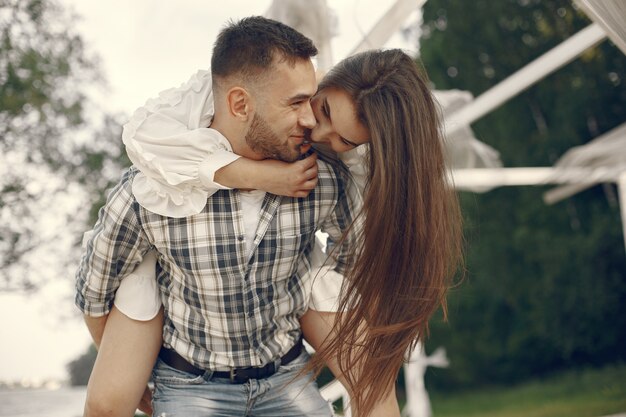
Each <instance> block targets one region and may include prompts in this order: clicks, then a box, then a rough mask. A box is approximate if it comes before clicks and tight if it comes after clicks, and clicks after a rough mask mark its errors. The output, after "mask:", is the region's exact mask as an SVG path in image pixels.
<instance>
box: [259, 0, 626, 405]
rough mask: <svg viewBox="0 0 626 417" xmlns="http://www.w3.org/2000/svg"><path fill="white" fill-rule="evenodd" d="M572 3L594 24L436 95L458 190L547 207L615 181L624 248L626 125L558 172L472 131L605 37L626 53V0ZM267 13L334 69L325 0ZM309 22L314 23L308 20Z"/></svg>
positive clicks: (379, 42) (363, 45) (372, 40)
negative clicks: (519, 193) (529, 191)
mask: <svg viewBox="0 0 626 417" xmlns="http://www.w3.org/2000/svg"><path fill="white" fill-rule="evenodd" d="M425 2H426V0H397V1H395V3H394V4H393V5H392V6H391V7H390V8H389V9H388V11H387V12H386V13H385V14H384V15H383V16H382V17H381V18H380V20H379V21H378V22H377V23H376V24H375V25H374V26H373V27H372V29H371V30H370V31H369V32H368V33H367V34H365V36H364V37H363V39H362V40H361V41H360V42H359V43H358V44H357V45H356V46H355V48H354V49H353V50H352V54H353V53H357V52H361V51H364V50H367V49H372V48H381V47H383V46H384V44H385V43H386V42H387V40H388V39H389V38H390V37H391V36H392V35H393V33H394V32H395V31H397V30H398V28H399V27H401V25H402V24H403V22H404V21H405V19H406V18H407V16H409V15H410V14H411V12H413V11H415V9H417V8H421V7H422V6H423V4H424V3H425ZM574 3H575V4H576V6H577V7H579V8H580V9H581V10H583V11H584V12H585V13H586V14H587V16H589V18H591V20H592V21H593V23H592V24H591V25H589V26H588V27H586V28H585V29H583V30H581V31H580V32H578V33H576V34H575V35H573V36H571V37H570V38H569V39H567V40H565V41H564V42H562V43H561V44H560V45H558V46H556V47H554V48H553V49H552V50H550V51H548V52H546V53H545V54H544V55H542V56H541V57H539V58H537V59H535V60H534V61H533V62H530V63H529V64H527V65H526V66H524V67H523V68H521V69H519V70H518V71H517V72H515V73H514V74H512V75H511V76H509V77H508V78H506V79H505V80H503V81H502V82H500V83H499V84H497V85H496V86H494V87H492V88H491V89H489V90H488V91H486V92H484V93H483V94H481V95H480V96H479V97H476V98H475V99H474V98H473V97H472V96H471V95H470V94H469V93H467V92H462V91H443V92H435V96H436V97H437V99H438V101H439V102H440V104H441V105H442V110H443V115H444V121H445V134H446V139H447V142H448V144H447V155H448V160H449V165H450V168H451V174H452V178H453V181H454V184H455V187H456V188H457V189H459V190H469V191H475V192H484V191H488V190H489V189H491V188H493V187H500V186H515V185H545V184H558V185H559V186H558V187H556V188H554V189H552V190H550V191H548V192H546V193H545V194H544V200H545V201H546V202H547V203H548V204H552V203H555V202H557V201H560V200H562V199H564V198H567V197H569V196H571V195H574V194H575V193H577V192H580V191H582V190H584V189H586V188H588V187H590V186H593V185H595V184H598V183H604V182H614V183H617V184H618V189H619V195H620V206H621V215H622V224H623V229H624V240H625V244H626V123H624V124H622V125H621V126H619V127H617V128H615V129H614V130H612V131H611V132H608V133H606V134H604V135H602V136H600V137H598V138H596V139H594V140H592V141H591V142H589V143H587V144H585V145H583V146H578V147H575V148H573V149H571V150H569V151H568V152H566V153H565V155H563V157H562V158H561V159H559V160H558V161H557V163H556V164H555V166H554V167H528V168H505V167H502V166H501V163H500V159H499V154H498V153H497V151H496V150H494V149H492V148H491V147H489V146H488V145H486V144H484V143H482V142H480V141H478V140H477V139H476V138H475V137H474V135H473V133H472V130H471V127H470V126H471V124H472V123H473V122H475V121H476V120H478V119H480V118H481V117H482V116H484V115H486V114H488V113H489V112H491V111H492V110H494V109H496V108H497V107H499V106H500V105H502V104H503V103H505V102H506V101H507V100H509V99H511V98H513V97H515V96H516V95H517V94H519V93H520V92H522V91H524V90H525V89H527V88H529V87H530V86H532V85H534V84H535V83H537V82H538V81H540V80H542V79H543V78H544V77H546V76H547V75H549V74H551V73H552V72H554V71H556V70H558V69H559V68H561V67H562V66H564V65H566V64H567V63H569V62H571V61H572V60H574V59H576V58H577V57H578V56H579V55H580V54H582V53H583V52H584V51H586V50H587V49H589V48H591V47H593V46H595V45H597V44H599V43H600V42H602V41H604V40H606V39H607V38H608V39H611V41H612V42H613V43H615V45H617V47H618V48H620V49H621V51H622V52H623V53H625V54H626V1H624V0H574ZM268 16H269V17H274V18H277V19H279V20H281V21H283V22H284V23H286V24H289V25H290V26H293V27H295V28H297V29H299V30H301V31H302V32H303V33H305V34H307V35H309V37H311V39H313V40H314V41H315V42H316V45H317V46H318V48H319V49H320V58H319V61H318V66H319V67H320V68H322V69H326V68H329V67H330V66H331V65H332V63H331V62H330V61H329V60H328V59H329V58H328V57H330V56H332V55H331V54H330V38H331V37H332V33H334V32H335V31H336V27H335V26H333V25H335V24H336V23H331V22H334V20H333V18H332V17H329V16H332V14H331V13H330V12H328V9H327V7H326V1H325V0H274V3H273V5H272V7H271V8H270V10H269V11H268ZM311 19H313V21H314V24H308V23H306V21H307V20H308V21H310V20H311ZM324 25H326V26H324ZM409 356H410V354H409ZM321 391H322V395H323V396H324V397H325V398H326V399H328V400H329V401H335V400H337V399H339V398H342V397H344V398H345V391H344V390H343V388H342V387H341V385H340V384H339V383H338V382H337V381H334V382H332V383H330V384H328V385H327V386H325V387H323V388H322V390H321ZM411 395H412V394H411V392H407V396H409V397H410V396H411ZM420 395H421V394H420ZM407 411H408V413H406V412H405V414H406V415H409V417H425V415H426V414H424V413H418V412H411V411H410V410H407Z"/></svg>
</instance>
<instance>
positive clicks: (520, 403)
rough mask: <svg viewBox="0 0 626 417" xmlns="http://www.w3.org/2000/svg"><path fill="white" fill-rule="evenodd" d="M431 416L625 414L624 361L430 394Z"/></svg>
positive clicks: (590, 416)
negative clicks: (513, 383)
mask: <svg viewBox="0 0 626 417" xmlns="http://www.w3.org/2000/svg"><path fill="white" fill-rule="evenodd" d="M431 403H432V407H433V415H434V416H435V417H461V416H462V417H472V416H481V417H599V416H604V415H610V414H616V413H623V412H626V364H619V365H612V366H608V367H605V368H602V369H587V370H580V371H568V372H565V373H561V374H559V375H554V376H551V377H548V378H544V379H540V380H535V381H532V382H527V383H523V384H520V385H516V386H512V387H492V388H482V389H477V390H475V391H466V392H463V393H453V394H444V393H435V394H433V395H431Z"/></svg>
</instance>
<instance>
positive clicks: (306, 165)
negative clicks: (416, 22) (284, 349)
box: [87, 50, 461, 416]
mask: <svg viewBox="0 0 626 417" xmlns="http://www.w3.org/2000/svg"><path fill="white" fill-rule="evenodd" d="M209 80H210V77H209ZM205 81H206V79H205ZM211 102H212V99H211V98H210V83H209V85H208V86H207V85H206V82H205V83H204V84H203V78H201V77H198V76H196V77H195V78H194V79H192V80H191V81H190V82H189V83H188V84H187V85H185V86H183V87H181V88H180V89H178V90H170V91H168V92H165V93H164V94H162V95H161V97H160V99H159V101H158V102H148V103H147V105H146V108H144V109H143V110H141V109H140V111H138V112H137V113H136V114H135V116H134V117H133V120H131V122H130V123H129V124H128V125H127V126H125V132H124V141H125V144H126V146H127V151H128V153H129V156H130V157H131V160H133V162H134V163H135V165H136V166H137V167H138V168H139V169H140V170H141V171H142V173H143V176H142V179H140V180H136V184H135V183H133V192H134V194H135V196H136V198H137V200H138V201H139V202H140V204H142V205H144V207H146V208H148V209H149V210H153V211H155V212H157V213H159V214H164V215H170V216H172V215H174V216H187V215H190V214H194V213H197V212H198V211H199V210H201V209H202V207H203V206H204V204H206V198H207V196H208V195H209V194H210V193H212V192H215V191H216V189H217V188H259V189H262V190H265V191H269V192H273V193H277V194H285V195H290V196H303V195H306V193H308V191H309V190H311V189H312V188H314V186H315V183H316V181H315V178H316V173H317V171H316V164H315V158H316V157H315V156H310V157H308V158H306V159H304V160H302V161H298V162H296V163H293V164H286V163H281V162H278V161H251V160H245V159H244V158H237V157H236V156H234V155H233V154H229V153H228V152H226V151H225V150H224V149H223V148H221V147H220V146H219V144H216V143H210V144H207V145H206V146H204V145H203V146H204V147H203V148H202V149H191V146H189V147H188V148H185V151H186V153H185V161H189V160H190V158H189V155H190V154H196V155H198V158H197V162H196V163H195V164H192V165H193V166H189V165H184V164H182V162H181V160H180V159H177V155H178V152H181V144H183V145H182V146H183V147H184V146H185V143H187V142H186V140H188V139H189V138H190V137H191V136H193V135H194V134H201V132H202V127H201V126H207V125H208V124H209V123H210V115H211V111H212V104H211ZM311 106H312V108H313V113H314V115H315V117H316V119H317V125H316V127H315V128H314V129H313V130H312V131H311V134H310V141H311V142H313V143H317V144H322V145H326V146H327V147H329V148H331V149H332V151H334V152H336V153H337V154H338V155H339V157H340V158H342V159H343V160H344V162H346V164H347V165H348V166H349V168H350V171H351V172H352V174H353V176H354V177H355V179H356V180H357V181H356V182H357V184H359V190H348V192H362V196H363V209H362V212H361V215H360V217H359V219H358V221H360V222H362V225H359V230H360V231H361V234H362V245H361V246H360V247H359V249H358V251H357V253H354V254H353V256H352V258H353V260H354V261H353V263H352V267H351V269H350V272H349V273H348V274H347V275H346V276H345V277H344V279H343V282H341V280H339V281H337V279H336V277H334V278H331V279H328V278H325V276H327V275H329V274H328V273H327V272H328V269H326V270H323V264H324V263H325V262H326V260H325V259H322V261H321V262H318V265H319V266H322V271H323V272H311V275H312V276H317V279H313V281H312V282H313V284H312V285H313V287H312V289H311V297H312V298H313V299H316V297H317V299H318V300H320V305H322V307H321V308H318V309H316V308H311V309H310V310H309V312H307V314H306V315H305V316H303V317H302V319H301V325H302V329H303V333H304V336H305V338H306V339H307V341H309V343H310V344H311V345H312V346H313V347H314V348H315V349H316V350H317V354H316V355H315V357H314V358H313V361H312V362H311V364H310V368H315V369H316V370H319V369H321V366H323V365H324V364H325V363H326V364H328V365H329V367H330V368H331V370H332V371H333V372H334V373H335V375H336V376H337V377H338V378H340V380H341V381H342V382H343V383H344V385H345V386H346V387H347V389H348V391H349V393H350V395H351V399H352V404H353V405H354V407H355V412H356V413H355V414H356V415H360V416H365V415H380V416H383V415H384V416H389V415H399V410H398V408H397V403H396V401H395V392H394V382H395V379H396V377H397V374H398V371H399V369H400V367H401V366H402V363H403V360H404V355H405V353H406V352H407V350H408V349H410V348H412V347H413V346H414V345H415V344H416V343H417V342H418V341H421V340H423V339H424V337H425V336H426V334H427V331H428V320H429V318H430V317H431V315H432V314H433V313H434V311H435V310H436V309H437V308H438V307H439V306H440V305H441V306H442V307H443V310H444V314H445V311H446V310H445V294H446V290H447V289H448V288H449V286H450V284H451V279H452V277H453V275H454V273H455V271H456V269H457V267H458V266H459V262H460V260H461V226H460V223H461V221H460V213H459V207H458V202H457V200H456V195H455V193H454V191H453V189H452V187H451V186H450V183H449V180H448V177H447V176H446V170H445V166H444V155H443V142H442V137H441V132H440V124H439V122H440V120H439V116H438V111H437V107H436V104H435V102H434V100H433V96H432V94H431V92H430V91H429V90H428V87H427V85H426V80H425V79H424V77H423V76H422V75H421V74H420V71H419V70H418V68H417V66H416V64H415V62H413V60H412V59H411V58H410V57H409V56H408V55H407V54H405V53H404V52H402V51H400V50H388V51H369V52H365V53H361V54H358V55H355V56H353V57H350V58H348V59H345V60H344V61H342V62H341V63H339V64H338V65H337V66H336V67H334V68H333V69H332V70H331V71H330V72H329V73H328V74H327V75H326V76H325V77H324V79H323V80H322V81H321V83H320V85H319V89H318V93H317V94H316V95H315V97H314V98H313V99H312V100H311ZM193 114H195V115H196V116H198V117H195V116H193ZM149 115H150V116H154V117H153V118H152V119H151V120H152V121H151V123H152V124H150V123H146V120H147V116H149ZM194 117H195V119H194ZM191 119H194V120H197V122H198V124H197V125H196V126H190V125H189V123H187V122H183V121H188V120H191ZM177 123H178V126H175V125H176V124H177ZM192 124H193V123H192ZM181 126H182V132H181V131H180V128H181ZM196 128H197V129H196ZM151 129H153V130H152V131H151ZM162 131H165V132H168V134H171V133H172V132H176V134H177V135H178V134H180V135H182V136H181V137H183V139H184V140H182V141H181V140H177V141H176V148H175V149H176V151H175V152H172V151H171V150H172V149H173V148H171V147H170V145H172V143H168V141H167V140H164V141H160V140H158V138H156V139H155V137H154V136H153V135H152V134H153V133H155V134H156V135H157V136H158V135H159V134H161V135H162V136H165V134H164V133H159V132H162ZM188 143H191V144H197V143H198V142H197V141H194V140H190V141H189V142H188ZM365 144H367V145H365ZM361 145H363V146H361ZM207 153H210V154H211V155H212V156H211V157H209V158H205V157H204V156H205V155H206V154H207ZM344 153H345V154H344ZM192 159H193V158H192ZM268 179H272V180H273V183H272V184H270V186H267V184H268ZM281 179H285V180H281ZM264 184H265V186H264ZM155 191H156V192H155ZM155 196H157V197H155ZM355 227H357V226H355ZM317 253H318V256H321V257H322V258H323V257H324V255H320V252H319V251H318V252H317ZM331 255H332V251H331ZM330 258H332V256H330V257H329V259H330ZM149 275H150V274H149V273H148V274H144V276H147V277H148V279H147V281H152V282H153V281H154V280H153V279H151V277H150V276H149ZM125 281H128V282H130V281H131V280H128V279H126V280H125ZM144 281H146V280H144ZM337 282H339V284H337ZM333 286H335V287H337V286H340V287H341V289H340V291H339V290H335V289H333V290H331V292H333V291H334V292H336V293H339V294H340V296H339V299H338V301H337V303H336V305H335V306H332V307H330V306H328V305H326V306H324V305H323V304H324V296H321V295H319V294H320V293H321V294H323V293H324V290H325V289H327V287H331V288H332V287H333ZM120 291H122V288H120V290H119V291H118V298H121V297H120V296H121V294H120ZM130 298H131V300H132V299H133V297H130ZM331 298H332V297H331ZM129 304H130V305H132V304H133V302H132V301H131V302H130V303H129ZM331 304H332V303H331ZM312 305H313V307H315V304H312ZM124 308H127V307H123V308H122V311H124ZM131 308H132V307H131ZM156 309H158V305H157V306H156ZM156 309H155V306H153V307H151V309H150V310H151V311H156ZM129 316H130V317H132V314H129ZM160 320H161V319H160V316H159V315H157V316H156V317H154V318H152V319H151V320H150V321H148V322H137V321H133V320H129V319H128V318H127V317H125V316H124V314H121V313H120V312H119V311H117V310H114V311H113V312H112V313H111V315H110V317H109V322H108V323H107V327H106V329H105V334H104V338H103V342H102V346H101V347H100V353H99V357H98V360H97V362H96V366H95V368H94V372H93V374H92V378H91V380H90V387H89V390H88V402H87V409H89V408H90V407H94V408H96V409H101V408H102V406H103V405H111V404H117V405H118V407H119V404H121V403H123V404H125V406H126V407H127V409H130V408H133V409H134V405H135V404H137V401H138V399H139V396H140V393H141V391H142V390H143V388H142V387H143V386H145V382H146V381H147V378H148V374H149V369H148V368H149V367H151V366H152V364H151V363H153V362H154V359H155V358H156V353H157V352H158V347H159V346H160V338H159V337H158V335H159V329H158V327H159V325H160ZM133 326H136V327H137V328H138V329H140V332H141V333H139V334H141V335H145V339H144V346H143V347H142V348H141V349H139V350H137V349H134V350H133V349H130V348H128V345H129V344H130V343H129V342H128V340H129V339H125V338H129V337H130V338H132V337H133V336H131V335H132V334H133V333H132V332H131V331H129V329H132V328H133ZM133 331H134V330H133ZM337 335H338V336H340V337H336V336H337ZM142 337H143V336H142ZM134 340H136V341H141V340H142V339H141V338H135V339H134ZM124 341H126V342H124ZM120 349H123V351H122V352H121V353H120ZM146 351H147V352H148V353H149V354H148V355H146V354H145V353H144V352H146ZM137 352H141V358H137V359H138V360H140V361H141V362H140V363H138V362H134V360H135V359H134V357H135V356H138V353H137ZM120 356H122V357H124V358H125V359H123V360H121V359H119V357H120ZM133 364H135V365H133ZM120 371H122V373H123V374H124V375H125V376H127V379H126V381H125V382H124V386H128V387H129V389H128V390H126V392H125V393H124V392H121V393H120V391H124V390H121V389H120V385H119V384H120V381H119V372H120ZM114 379H115V382H116V384H117V385H116V387H115V389H112V388H111V385H110V383H111V382H112V381H113V380H114ZM131 387H132V389H131ZM120 396H121V397H120ZM114 397H115V400H113V399H112V398H114Z"/></svg>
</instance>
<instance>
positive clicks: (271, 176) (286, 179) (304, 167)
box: [215, 154, 317, 197]
mask: <svg viewBox="0 0 626 417" xmlns="http://www.w3.org/2000/svg"><path fill="white" fill-rule="evenodd" d="M215 181H216V182H217V183H219V184H221V185H223V186H226V187H228V188H238V189H254V190H263V191H267V192H269V193H272V194H277V195H284V196H287V197H306V196H307V195H308V194H309V192H310V191H311V190H312V189H314V188H315V186H316V185H317V154H311V155H310V156H308V157H307V158H305V159H302V160H300V161H296V162H290V163H288V162H282V161H276V160H269V159H267V160H264V161H253V160H251V159H246V158H239V159H237V160H236V161H234V162H232V163H230V164H229V165H226V166H225V167H223V168H220V169H219V170H217V171H216V172H215Z"/></svg>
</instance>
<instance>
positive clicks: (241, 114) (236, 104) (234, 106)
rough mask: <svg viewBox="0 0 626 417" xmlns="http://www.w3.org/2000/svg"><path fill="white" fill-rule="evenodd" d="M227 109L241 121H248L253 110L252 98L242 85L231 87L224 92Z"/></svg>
mask: <svg viewBox="0 0 626 417" xmlns="http://www.w3.org/2000/svg"><path fill="white" fill-rule="evenodd" d="M226 102H227V103H228V111H230V113H231V115H232V116H234V117H235V118H237V119H239V120H241V121H242V122H246V121H248V118H249V117H250V116H251V115H252V112H253V110H254V103H253V99H252V97H251V96H250V94H249V93H248V91H247V90H246V89H245V88H243V87H232V88H231V89H230V90H228V92H227V93H226Z"/></svg>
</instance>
